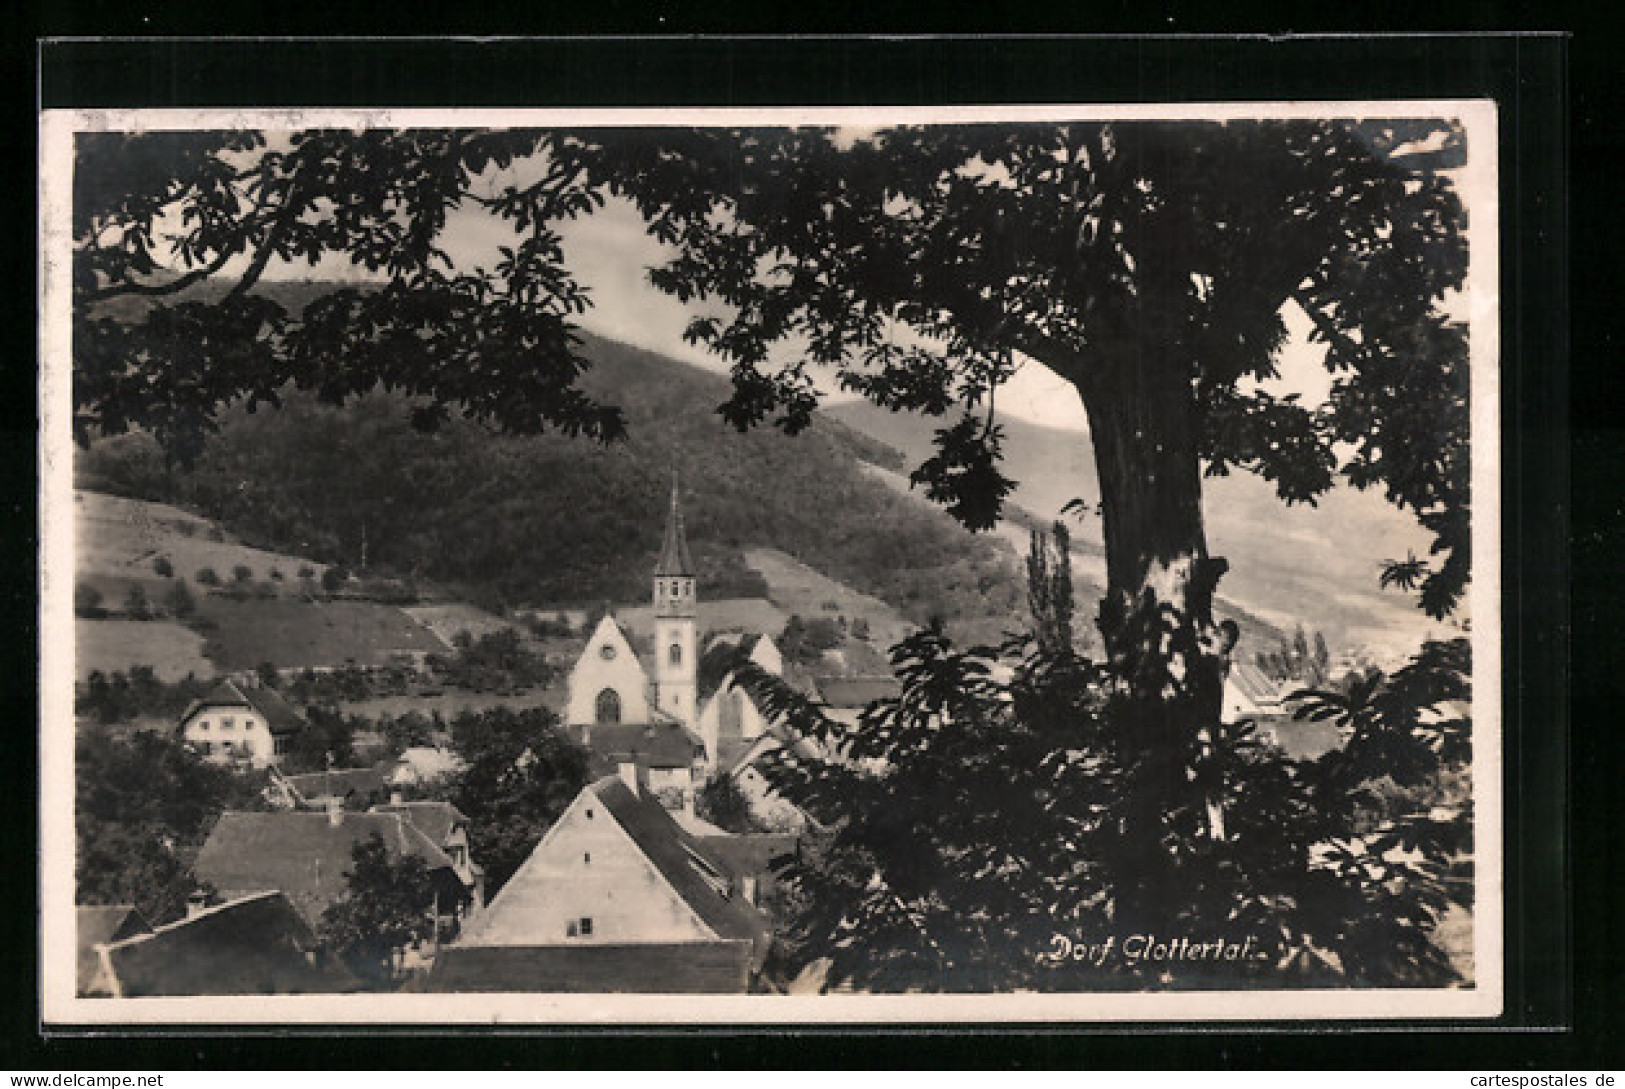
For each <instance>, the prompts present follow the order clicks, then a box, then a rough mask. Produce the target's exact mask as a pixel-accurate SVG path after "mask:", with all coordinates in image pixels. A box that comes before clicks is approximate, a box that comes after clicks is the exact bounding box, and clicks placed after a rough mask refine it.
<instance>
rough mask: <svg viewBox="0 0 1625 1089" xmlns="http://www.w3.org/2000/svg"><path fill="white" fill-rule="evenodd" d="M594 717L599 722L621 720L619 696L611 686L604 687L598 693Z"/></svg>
mask: <svg viewBox="0 0 1625 1089" xmlns="http://www.w3.org/2000/svg"><path fill="white" fill-rule="evenodd" d="M594 718H595V719H596V720H597V721H599V722H619V721H621V696H620V693H618V692H616V691H615V689H613V688H606V689H604V690H603V691H602V692H600V693H598V702H597V707H596V708H595V714H594Z"/></svg>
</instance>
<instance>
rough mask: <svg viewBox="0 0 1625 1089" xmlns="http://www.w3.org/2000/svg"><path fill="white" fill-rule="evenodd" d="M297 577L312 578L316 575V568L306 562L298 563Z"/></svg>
mask: <svg viewBox="0 0 1625 1089" xmlns="http://www.w3.org/2000/svg"><path fill="white" fill-rule="evenodd" d="M299 577H300V578H302V579H313V578H315V577H316V569H315V568H314V567H312V566H310V564H308V563H306V564H300V565H299Z"/></svg>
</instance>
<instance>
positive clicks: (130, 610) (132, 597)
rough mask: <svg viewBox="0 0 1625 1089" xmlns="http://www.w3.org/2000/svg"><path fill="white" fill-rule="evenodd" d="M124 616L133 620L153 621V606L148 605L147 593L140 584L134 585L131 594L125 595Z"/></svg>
mask: <svg viewBox="0 0 1625 1089" xmlns="http://www.w3.org/2000/svg"><path fill="white" fill-rule="evenodd" d="M124 615H125V616H128V617H129V618H130V619H131V620H151V619H152V606H151V605H150V604H148V602H147V592H146V591H145V590H143V589H142V588H141V584H140V583H136V584H134V585H132V586H131V587H130V592H129V593H128V594H125V595H124Z"/></svg>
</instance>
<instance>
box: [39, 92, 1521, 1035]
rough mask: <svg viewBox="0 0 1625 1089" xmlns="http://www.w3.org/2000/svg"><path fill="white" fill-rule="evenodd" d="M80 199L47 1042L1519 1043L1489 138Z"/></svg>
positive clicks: (1316, 137)
mask: <svg viewBox="0 0 1625 1089" xmlns="http://www.w3.org/2000/svg"><path fill="white" fill-rule="evenodd" d="M40 155H41V158H40V178H39V181H40V212H39V215H40V223H39V232H40V298H39V313H40V382H39V394H40V402H39V411H40V424H41V438H40V443H41V446H40V449H41V462H40V465H41V474H40V528H41V551H40V557H41V558H40V571H39V578H40V588H41V591H40V592H41V616H40V624H41V627H40V631H41V644H40V655H41V687H40V701H41V702H40V707H41V712H40V714H41V721H40V739H39V745H40V769H41V774H40V791H39V807H40V814H39V818H40V827H41V834H42V839H41V858H40V897H41V904H42V910H41V913H40V934H39V940H40V954H39V955H40V962H41V973H40V981H39V985H40V988H41V996H40V997H41V1009H42V1014H43V1017H44V1020H45V1022H46V1023H48V1024H61V1025H95V1026H104V1027H105V1026H118V1025H132V1026H133V1025H144V1024H145V1025H158V1024H178V1025H205V1024H227V1025H258V1024H265V1025H298V1024H306V1025H309V1024H319V1025H328V1024H337V1025H345V1024H352V1025H353V1024H369V1023H377V1024H385V1023H387V1024H410V1023H435V1024H450V1025H467V1024H476V1025H477V1024H487V1025H489V1024H502V1025H517V1026H525V1025H582V1024H593V1025H618V1024H619V1025H630V1024H687V1023H694V1024H739V1025H753V1024H760V1025H771V1024H780V1025H782V1024H820V1023H832V1024H862V1023H877V1024H895V1023H900V1022H901V1023H908V1022H931V1023H989V1024H992V1023H1013V1024H1021V1023H1027V1024H1031V1023H1039V1022H1042V1023H1056V1024H1083V1023H1093V1022H1129V1021H1132V1022H1182V1021H1199V1022H1215V1021H1237V1020H1280V1021H1303V1020H1308V1019H1313V1020H1323V1021H1333V1022H1336V1021H1344V1020H1348V1021H1353V1020H1363V1021H1370V1020H1383V1019H1407V1020H1429V1019H1468V1018H1471V1019H1482V1018H1494V1017H1497V1016H1499V1015H1501V1014H1502V1012H1503V1006H1504V1004H1505V1003H1504V997H1505V996H1504V978H1503V976H1504V971H1503V967H1504V966H1503V957H1504V944H1503V938H1504V925H1503V902H1502V887H1503V886H1502V882H1503V869H1502V858H1501V849H1502V848H1501V844H1502V836H1503V831H1504V829H1503V824H1502V811H1501V784H1502V760H1503V755H1504V754H1503V734H1502V723H1501V674H1500V670H1501V661H1502V653H1501V624H1502V618H1501V609H1500V606H1501V573H1500V541H1501V517H1500V493H1499V489H1500V471H1501V461H1500V443H1501V417H1500V406H1499V401H1498V397H1499V382H1500V374H1501V368H1500V343H1499V335H1500V334H1499V325H1500V316H1501V312H1500V305H1501V304H1500V297H1499V285H1500V283H1501V277H1500V269H1499V266H1498V257H1497V250H1498V236H1497V232H1498V222H1497V219H1498V206H1499V199H1500V198H1499V194H1498V190H1497V185H1498V178H1499V177H1500V176H1501V174H1500V170H1499V168H1500V165H1501V164H1500V160H1499V156H1498V150H1497V109H1496V105H1495V103H1494V102H1493V101H1491V100H1487V99H1484V100H1476V99H1475V100H1467V99H1453V100H1439V101H1420V100H1367V101H1316V102H1303V101H1275V102H1226V103H1205V104H1203V103H1163V104H1141V105H1121V104H1118V105H1105V104H1088V103H1082V104H1071V105H1043V106H952V107H948V106H935V107H924V106H885V107H879V106H876V107H831V106H808V107H799V108H790V107H773V108H758V107H752V108H726V109H725V108H712V109H695V108H682V109H679V108H646V109H508V110H497V109H486V108H479V109H476V108H465V109H416V108H414V109H354V108H342V109H341V108H321V109H269V108H263V109H224V108H220V109H97V110H67V109H63V110H53V109H48V110H45V111H43V112H42V113H41V115H40Z"/></svg>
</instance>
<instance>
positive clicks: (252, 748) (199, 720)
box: [178, 680, 306, 768]
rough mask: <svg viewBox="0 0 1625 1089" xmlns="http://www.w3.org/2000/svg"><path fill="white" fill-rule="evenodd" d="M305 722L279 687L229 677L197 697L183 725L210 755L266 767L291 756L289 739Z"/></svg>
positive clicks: (188, 737) (184, 736) (185, 737)
mask: <svg viewBox="0 0 1625 1089" xmlns="http://www.w3.org/2000/svg"><path fill="white" fill-rule="evenodd" d="M305 727H306V722H305V719H304V716H302V715H300V714H299V712H298V711H296V710H294V708H293V706H292V705H291V704H290V703H288V701H287V700H285V699H283V698H282V696H281V695H279V694H278V693H277V692H276V690H275V689H271V688H264V687H260V686H258V685H257V684H251V683H249V682H248V681H246V680H241V681H232V680H224V681H221V682H220V683H219V684H217V685H216V686H215V687H214V688H213V689H212V690H211V691H210V692H209V693H208V695H206V696H204V697H203V698H202V699H200V700H194V701H193V702H192V705H191V706H190V707H188V708H187V709H186V711H185V712H184V713H183V714H182V715H181V719H180V725H179V727H178V729H179V733H180V738H181V740H182V741H183V742H185V743H186V744H187V745H190V746H191V747H192V748H193V749H195V750H196V751H197V752H198V753H199V754H201V755H202V756H203V758H204V759H206V760H209V761H212V762H214V763H217V764H232V763H246V764H251V765H253V766H254V767H256V768H264V767H269V766H271V765H273V764H275V763H276V762H277V761H278V760H279V759H280V758H281V757H283V756H284V755H286V754H287V752H288V744H289V740H290V739H291V738H292V737H293V735H294V734H296V733H298V732H299V731H301V730H303V729H305Z"/></svg>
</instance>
